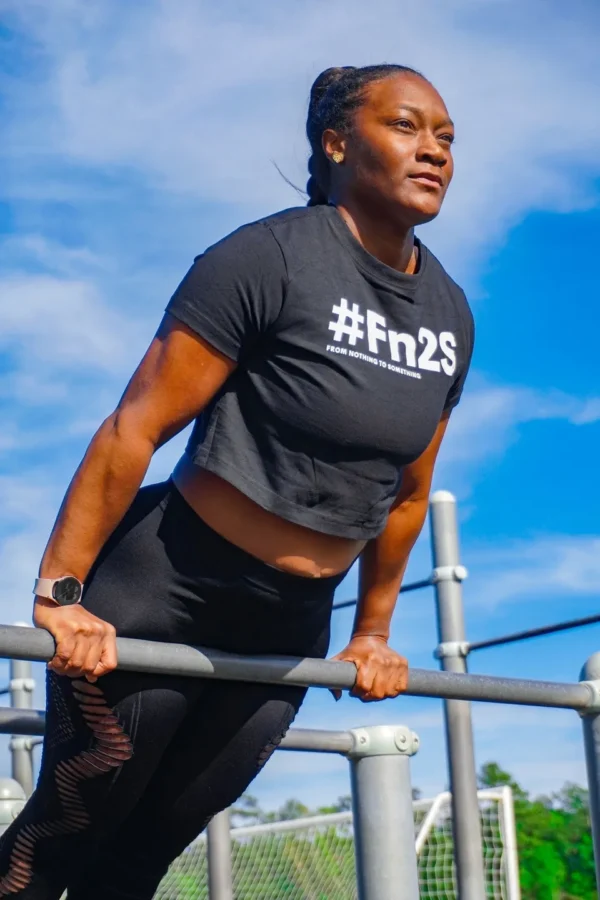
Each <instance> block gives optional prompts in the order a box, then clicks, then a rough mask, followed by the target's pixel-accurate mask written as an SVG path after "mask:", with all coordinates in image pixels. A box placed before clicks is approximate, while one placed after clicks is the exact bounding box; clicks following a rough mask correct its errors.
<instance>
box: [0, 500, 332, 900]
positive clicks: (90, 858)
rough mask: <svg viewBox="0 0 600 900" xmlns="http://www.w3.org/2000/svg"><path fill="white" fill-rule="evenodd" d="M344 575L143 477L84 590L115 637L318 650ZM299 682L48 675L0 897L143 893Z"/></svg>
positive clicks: (249, 761)
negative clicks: (224, 534) (245, 541)
mask: <svg viewBox="0 0 600 900" xmlns="http://www.w3.org/2000/svg"><path fill="white" fill-rule="evenodd" d="M342 577H343V576H342V575H339V576H335V577H334V578H324V579H315V580H312V579H307V578H302V577H300V576H296V575H290V574H288V573H285V572H281V571H279V570H277V569H274V568H271V567H270V566H267V565H266V564H265V563H262V562H260V561H258V560H256V559H255V558H254V557H252V556H250V555H249V554H247V553H245V552H244V551H242V550H240V549H239V548H237V547H234V546H233V545H231V544H230V543H228V542H227V541H225V540H224V539H223V538H221V537H220V536H219V535H217V534H215V532H214V531H212V530H211V529H210V528H209V527H208V526H207V525H206V524H205V523H204V522H202V520H201V519H199V518H198V516H196V515H195V513H194V512H193V510H191V509H190V507H189V506H187V504H186V503H185V501H184V500H183V498H182V497H181V495H180V494H178V493H177V491H176V490H175V488H174V487H173V486H172V484H171V483H170V482H169V483H166V484H159V485H153V486H151V487H148V488H143V489H142V490H141V491H140V493H139V494H138V496H137V498H136V500H135V502H134V504H133V506H132V507H131V509H130V510H129V512H128V513H127V515H126V517H125V519H124V520H123V522H122V523H121V525H120V526H119V528H118V529H117V531H116V532H115V534H114V535H113V536H112V537H111V538H110V540H109V541H108V543H107V545H106V546H105V548H104V549H103V551H102V553H101V554H100V556H99V558H98V560H97V562H96V564H95V566H94V569H93V571H92V573H91V574H90V578H89V579H88V582H87V586H86V592H85V596H84V600H83V603H84V605H85V606H86V607H87V609H89V610H91V611H92V612H94V613H95V614H96V615H98V616H100V617H101V618H103V619H106V620H108V621H109V622H112V623H113V624H114V625H115V627H116V628H117V633H118V634H119V635H120V636H125V637H134V638H145V639H148V640H161V641H176V642H181V643H188V644H198V645H204V646H207V647H214V648H218V649H221V650H226V651H230V652H234V653H246V654H255V653H278V654H291V655H294V656H296V655H297V656H318V657H323V656H325V654H326V652H327V648H328V643H329V620H330V614H331V603H332V599H333V593H334V590H335V588H336V586H337V585H338V584H339V582H340V581H341V579H342ZM304 695H305V691H304V690H303V689H301V688H295V687H277V686H270V685H259V684H246V683H241V682H218V681H203V680H202V679H194V678H180V677H176V676H162V675H161V676H153V675H147V674H137V673H128V672H119V671H116V672H113V673H111V674H109V675H106V676H104V677H103V678H101V679H100V680H99V681H98V682H96V683H95V684H88V682H87V681H85V680H83V679H75V680H72V679H69V678H66V677H59V676H56V675H55V674H53V673H51V672H50V673H49V674H48V696H47V728H46V737H45V741H44V748H43V756H42V765H41V771H40V778H39V781H38V785H37V788H36V791H35V793H34V794H33V796H32V797H31V799H30V800H29V802H28V803H27V805H26V807H25V809H24V810H23V812H22V813H21V814H20V815H19V817H18V818H17V819H16V820H15V822H14V823H13V824H12V825H11V826H10V828H9V829H8V831H7V832H6V833H5V834H4V836H3V837H2V840H1V842H0V897H14V898H15V900H25V898H27V900H55V898H56V900H57V898H59V897H60V896H61V894H62V892H63V891H64V889H65V888H67V889H68V898H69V900H84V898H85V900H100V898H102V900H126V898H127V900H146V898H151V897H152V896H153V895H154V892H155V890H156V888H157V886H158V884H159V882H160V880H161V879H162V877H163V876H164V874H165V872H166V871H167V868H168V866H169V864H170V863H171V862H172V860H173V859H174V858H175V857H176V856H178V855H179V854H180V853H181V852H182V851H183V850H184V849H185V847H186V846H187V845H188V844H189V843H190V842H191V841H192V840H193V839H194V838H195V837H196V836H197V835H198V834H199V833H200V832H201V831H202V830H203V828H204V827H205V826H206V824H207V823H208V821H209V819H210V818H211V817H212V816H213V815H214V814H215V813H217V812H219V811H220V810H222V809H225V808H226V807H227V806H229V805H230V804H231V803H233V802H234V801H235V800H236V799H237V798H238V797H239V796H240V794H242V793H243V791H244V790H245V789H246V787H247V786H248V784H249V783H250V782H251V781H252V779H253V778H254V777H255V776H256V775H257V773H258V772H259V770H260V768H261V767H262V766H263V765H264V763H265V762H266V760H267V759H268V757H269V756H270V755H271V753H272V752H273V750H274V749H275V747H276V746H277V744H278V742H279V741H280V740H281V738H282V737H283V735H284V734H285V732H286V730H287V728H288V727H289V725H290V723H291V722H292V720H293V718H294V716H295V714H296V713H297V711H298V709H299V707H300V704H301V703H302V700H303V699H304Z"/></svg>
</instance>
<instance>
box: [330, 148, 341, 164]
mask: <svg viewBox="0 0 600 900" xmlns="http://www.w3.org/2000/svg"><path fill="white" fill-rule="evenodd" d="M331 158H332V160H333V161H334V163H338V164H339V163H341V162H344V154H343V153H340V151H339V150H334V152H333V153H332V154H331Z"/></svg>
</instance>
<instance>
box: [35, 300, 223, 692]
mask: <svg viewBox="0 0 600 900" xmlns="http://www.w3.org/2000/svg"><path fill="white" fill-rule="evenodd" d="M234 369H235V363H234V362H232V361H231V360H230V359H229V358H228V357H226V356H224V355H223V354H222V353H220V352H219V351H218V350H216V349H215V348H213V347H212V346H211V345H210V344H208V343H206V341H204V340H203V339H202V338H200V337H199V336H198V335H196V334H195V333H194V332H193V331H191V330H190V329H189V328H188V327H187V326H186V325H183V324H182V323H181V322H179V321H178V320H176V319H174V318H173V317H171V316H169V315H167V316H166V317H165V319H164V320H163V322H162V324H161V326H160V328H159V330H158V332H157V335H156V337H155V338H154V340H153V341H152V343H151V345H150V347H149V348H148V351H147V352H146V354H145V356H144V358H143V360H142V362H141V363H140V365H139V367H138V369H137V370H136V372H135V374H134V375H133V378H132V379H131V381H130V383H129V385H128V387H127V389H126V391H125V393H124V395H123V397H122V398H121V401H120V402H119V405H118V407H117V409H116V410H115V412H114V413H112V415H110V416H109V417H108V419H106V421H105V422H104V423H103V424H102V425H101V426H100V428H99V430H98V432H97V433H96V435H95V436H94V438H93V440H92V442H91V443H90V446H89V448H88V450H87V452H86V454H85V457H84V459H83V461H82V463H81V465H80V466H79V468H78V470H77V472H76V473H75V476H74V478H73V480H72V482H71V484H70V486H69V489H68V491H67V494H66V496H65V499H64V501H63V503H62V506H61V508H60V512H59V514H58V518H57V520H56V523H55V525H54V528H53V530H52V534H51V536H50V540H49V542H48V545H47V547H46V551H45V553H44V557H43V559H42V563H41V566H40V576H41V577H44V578H60V577H61V576H63V575H75V576H76V577H77V578H79V579H80V581H84V580H85V578H86V577H87V574H88V572H89V570H90V568H91V566H92V563H93V562H94V560H95V559H96V557H97V555H98V553H99V552H100V550H101V548H102V546H103V545H104V543H105V541H106V540H107V538H108V537H109V536H110V535H111V533H112V532H113V531H114V529H115V528H116V526H117V525H118V523H119V522H120V521H121V519H122V518H123V516H124V514H125V512H126V511H127V509H128V508H129V506H130V505H131V503H132V501H133V499H134V497H135V495H136V493H137V491H138V489H139V487H140V485H141V483H142V481H143V478H144V475H145V474H146V470H147V468H148V465H149V463H150V460H151V458H152V455H153V453H154V452H155V451H156V450H157V449H158V448H159V447H160V446H161V445H162V444H164V443H165V442H166V441H168V440H169V439H170V438H171V437H173V436H174V435H175V434H177V433H178V432H179V431H181V430H182V429H183V428H184V427H185V426H186V425H187V424H188V423H189V422H191V421H192V419H194V418H195V417H196V416H197V415H198V414H199V412H201V410H202V409H203V408H204V407H205V406H206V404H207V403H208V402H209V401H210V400H211V398H212V397H213V396H214V394H215V393H216V392H217V391H218V390H219V388H220V387H221V386H222V384H223V383H224V382H225V381H226V379H227V378H228V377H229V375H230V374H231V373H232V372H233V370H234ZM34 623H35V624H36V625H37V626H38V627H41V628H47V629H48V630H49V631H51V633H52V634H53V635H54V637H55V639H56V642H57V652H56V656H55V658H54V659H53V660H52V662H51V666H52V668H54V669H55V671H57V672H59V673H61V674H68V675H71V676H73V675H80V674H82V673H84V674H86V675H88V676H91V677H97V676H98V675H101V674H104V673H105V672H106V671H109V670H110V669H111V668H114V666H115V665H116V652H115V635H114V629H113V628H112V626H110V625H108V624H107V623H104V622H102V621H101V620H100V619H97V618H96V617H95V616H93V615H92V614H91V613H88V612H87V610H85V609H84V608H83V607H80V606H68V607H59V606H56V605H55V604H53V603H52V601H48V600H44V599H42V598H39V597H38V598H36V602H35V608H34Z"/></svg>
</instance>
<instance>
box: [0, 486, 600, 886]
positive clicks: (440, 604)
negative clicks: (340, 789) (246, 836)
mask: <svg viewBox="0 0 600 900" xmlns="http://www.w3.org/2000/svg"><path fill="white" fill-rule="evenodd" d="M430 513H431V515H430V523H431V541H432V564H433V565H432V572H431V574H430V575H429V576H428V577H427V578H425V579H422V580H420V581H417V582H414V583H412V584H408V585H405V586H404V587H403V589H402V592H403V593H404V592H407V591H414V590H418V589H422V588H425V587H428V586H433V588H434V591H435V599H436V614H437V623H438V646H437V649H436V652H435V657H436V658H437V659H438V660H439V662H440V667H441V669H442V671H439V672H435V671H431V670H427V669H411V670H410V673H409V684H408V691H407V693H408V694H411V695H413V696H420V697H439V698H442V699H443V700H444V712H445V722H446V740H447V758H448V772H449V779H450V788H451V792H452V796H453V803H452V815H453V836H454V856H455V862H456V871H457V879H458V885H459V896H460V898H461V900H485V897H486V891H485V884H484V879H483V845H482V836H481V824H480V817H479V811H478V805H477V799H476V794H477V784H476V766H475V753H474V744H473V729H472V722H471V705H470V702H471V701H473V700H475V701H479V700H483V701H490V702H495V703H510V704H520V705H530V706H547V707H556V708H566V709H573V710H575V711H577V712H579V713H580V714H581V715H582V716H583V722H584V733H585V743H586V759H587V767H588V778H589V783H590V806H591V815H592V822H593V834H594V846H595V851H596V860H598V859H600V761H599V755H600V654H597V655H595V656H593V657H592V658H591V659H590V660H589V662H588V663H587V665H586V667H585V669H584V674H583V675H582V681H581V682H579V683H557V682H547V681H535V680H522V679H515V678H495V677H491V676H485V675H471V674H468V673H467V658H468V655H469V653H470V652H472V651H473V650H477V649H484V648H486V647H491V646H496V645H499V644H503V643H512V642H513V641H516V640H522V639H527V638H529V637H534V636H538V635H541V634H547V633H553V632H555V631H560V630H566V628H569V627H579V626H581V625H584V624H592V623H593V622H594V621H596V620H597V619H598V618H600V617H597V616H590V617H587V618H586V619H577V620H573V621H571V622H566V623H558V625H555V626H546V627H543V628H540V629H531V630H529V631H526V632H518V633H516V634H514V635H506V636H504V637H501V638H494V639H490V640H487V641H479V642H474V643H469V641H468V640H467V639H466V636H465V626H464V612H463V598H462V582H463V581H464V580H465V578H467V575H468V573H467V570H466V568H465V567H464V566H463V565H462V564H461V562H460V552H459V537H458V521H457V510H456V500H455V498H454V497H453V495H452V494H450V493H448V492H447V491H438V492H437V493H435V494H433V496H432V498H431V506H430ZM355 603H356V601H355V600H350V601H343V602H341V603H336V604H335V605H334V608H335V609H340V608H344V607H347V606H352V605H354V604H355ZM53 650H54V644H53V641H52V638H51V636H50V635H49V634H47V633H46V632H41V631H37V630H35V629H31V628H23V627H16V626H0V656H4V657H6V658H14V657H17V658H18V659H19V660H37V661H45V660H48V659H50V658H51V656H52V655H53ZM118 652H119V667H120V668H121V669H126V670H133V671H147V672H154V673H157V674H159V673H162V674H177V675H188V676H190V677H200V678H216V679H221V680H243V681H255V682H263V683H274V684H290V685H301V686H308V687H329V688H341V689H349V688H351V687H352V685H353V683H354V680H355V669H354V666H353V665H352V664H350V663H343V662H328V661H323V660H313V659H303V660H300V659H293V658H288V657H270V658H266V657H241V656H233V655H229V654H225V653H220V652H218V651H214V650H208V649H205V648H198V647H189V646H186V645H176V644H162V643H150V642H144V641H133V640H128V639H124V638H123V639H119V641H118ZM11 665H12V666H13V668H12V670H11V684H12V685H13V687H12V690H11V698H12V702H13V708H12V709H9V708H6V707H4V708H2V707H0V731H2V732H6V733H10V734H12V735H13V740H12V743H11V751H12V757H13V776H15V777H17V778H18V780H19V781H20V782H21V783H22V784H23V785H24V786H25V789H26V791H27V792H29V791H30V788H31V777H32V775H31V773H32V766H31V751H32V746H33V744H34V743H35V742H33V743H32V742H31V741H30V740H29V741H28V740H27V739H26V738H24V737H23V736H26V735H30V736H31V735H41V734H42V733H43V729H44V714H43V712H41V711H40V710H33V709H31V708H27V706H28V705H29V706H30V700H31V692H28V693H26V692H24V691H22V690H21V688H22V687H23V686H24V685H25V682H27V677H28V676H27V670H26V668H23V666H25V667H26V666H27V665H28V664H27V663H22V662H18V661H17V662H16V663H12V664H11ZM15 667H16V668H15ZM19 667H21V668H19ZM7 690H8V689H7ZM14 707H17V708H14ZM327 734H328V735H329V737H328V738H327V739H326V743H327V741H329V742H330V744H331V749H330V750H329V751H327V750H326V749H324V748H323V747H322V746H321V743H322V741H323V740H324V738H323V733H317V732H311V731H307V730H295V731H293V732H291V733H290V734H289V735H288V737H287V739H286V742H285V743H284V747H283V749H288V748H289V749H305V750H310V749H313V750H318V751H319V752H336V753H339V752H344V753H348V752H350V748H349V747H348V745H347V742H348V738H347V736H344V733H343V732H329V733H327ZM292 744H296V745H298V746H292ZM300 744H301V745H302V746H299V745H300ZM311 745H312V746H311ZM317 745H318V746H317ZM596 865H597V873H598V862H597V863H596ZM599 883H600V879H599ZM363 896H364V897H368V898H369V900H371V895H370V894H364V895H361V900H362V898H363ZM373 896H374V897H377V900H379V897H380V896H381V897H386V896H387V895H386V894H385V893H384V894H381V895H379V894H375V895H373ZM394 896H395V897H396V895H394Z"/></svg>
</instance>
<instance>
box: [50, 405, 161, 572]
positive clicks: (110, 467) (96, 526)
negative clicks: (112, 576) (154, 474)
mask: <svg viewBox="0 0 600 900" xmlns="http://www.w3.org/2000/svg"><path fill="white" fill-rule="evenodd" d="M154 450H155V447H154V445H153V443H152V441H151V440H149V439H148V438H146V437H144V436H143V435H142V434H140V432H139V429H137V428H136V427H135V422H133V421H131V420H129V417H128V416H121V415H119V414H118V413H114V414H113V415H112V416H110V417H109V418H108V419H106V421H105V422H104V423H103V424H102V425H101V426H100V428H99V429H98V431H97V433H96V435H95V436H94V438H93V440H92V442H91V444H90V446H89V447H88V450H87V453H86V454H85V457H84V458H83V461H82V462H81V465H80V466H79V468H78V469H77V472H76V473H75V476H74V477H73V480H72V482H71V484H70V486H69V489H68V491H67V493H66V496H65V499H64V500H63V503H62V505H61V508H60V511H59V513H58V517H57V519H56V523H55V525H54V528H53V530H52V534H51V535H50V539H49V541H48V545H47V547H46V551H45V553H44V556H43V559H42V562H41V565H40V576H41V577H45V578H59V577H61V576H62V575H66V574H69V575H75V577H76V578H79V579H80V581H85V579H86V577H87V574H88V572H89V570H90V568H91V566H92V564H93V562H94V560H95V559H96V557H97V555H98V553H99V552H100V550H101V548H102V546H103V545H104V543H105V541H106V540H107V538H108V537H109V536H110V535H111V534H112V532H113V531H114V529H115V528H116V526H117V525H118V524H119V522H120V521H121V519H122V518H123V516H124V515H125V513H126V511H127V509H128V508H129V506H130V505H131V503H132V501H133V499H134V497H135V495H136V493H137V491H138V489H139V487H140V485H141V483H142V481H143V479H144V475H145V474H146V471H147V469H148V465H149V463H150V460H151V458H152V454H153V452H154Z"/></svg>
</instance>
